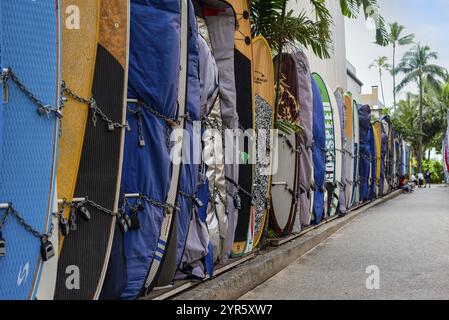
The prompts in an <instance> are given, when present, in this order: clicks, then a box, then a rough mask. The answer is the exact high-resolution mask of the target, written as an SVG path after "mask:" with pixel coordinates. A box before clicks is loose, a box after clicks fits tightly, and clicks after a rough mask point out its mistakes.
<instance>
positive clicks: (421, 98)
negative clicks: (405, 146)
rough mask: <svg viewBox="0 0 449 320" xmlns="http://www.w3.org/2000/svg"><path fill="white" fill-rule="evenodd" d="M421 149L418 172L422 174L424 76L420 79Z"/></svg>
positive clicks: (419, 138) (419, 150) (419, 139)
mask: <svg viewBox="0 0 449 320" xmlns="http://www.w3.org/2000/svg"><path fill="white" fill-rule="evenodd" d="M418 141H419V147H418V148H419V149H418V171H419V172H422V160H423V145H422V142H423V83H422V76H420V77H419V137H418Z"/></svg>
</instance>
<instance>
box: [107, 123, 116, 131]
mask: <svg viewBox="0 0 449 320" xmlns="http://www.w3.org/2000/svg"><path fill="white" fill-rule="evenodd" d="M114 130H115V127H114V124H113V123H112V122H109V123H108V131H109V132H112V131H114Z"/></svg>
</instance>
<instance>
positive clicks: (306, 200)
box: [293, 51, 314, 228]
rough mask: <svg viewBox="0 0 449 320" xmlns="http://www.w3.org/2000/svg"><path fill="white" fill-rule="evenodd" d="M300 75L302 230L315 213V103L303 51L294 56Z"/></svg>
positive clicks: (299, 214)
mask: <svg viewBox="0 0 449 320" xmlns="http://www.w3.org/2000/svg"><path fill="white" fill-rule="evenodd" d="M293 57H294V59H295V60H296V72H297V73H298V94H299V100H298V101H299V105H300V108H299V122H300V124H301V128H302V130H301V134H300V136H299V180H298V182H299V191H300V195H299V207H298V218H299V223H300V226H301V228H302V227H308V226H309V225H310V223H311V221H312V217H313V214H312V211H313V196H314V193H313V156H312V147H313V101H312V96H313V92H312V84H311V82H310V76H311V72H310V64H309V60H308V59H307V56H306V55H305V54H304V52H303V51H297V52H296V53H295V54H294V55H293Z"/></svg>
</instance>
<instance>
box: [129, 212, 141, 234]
mask: <svg viewBox="0 0 449 320" xmlns="http://www.w3.org/2000/svg"><path fill="white" fill-rule="evenodd" d="M129 218H130V220H131V228H130V229H131V230H139V229H140V220H139V216H138V212H137V210H133V212H132V213H131V216H130V217H129Z"/></svg>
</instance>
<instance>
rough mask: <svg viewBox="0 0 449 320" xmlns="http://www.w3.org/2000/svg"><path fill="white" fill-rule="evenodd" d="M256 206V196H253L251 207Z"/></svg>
mask: <svg viewBox="0 0 449 320" xmlns="http://www.w3.org/2000/svg"><path fill="white" fill-rule="evenodd" d="M255 206H256V197H255V196H252V197H251V207H255Z"/></svg>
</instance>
